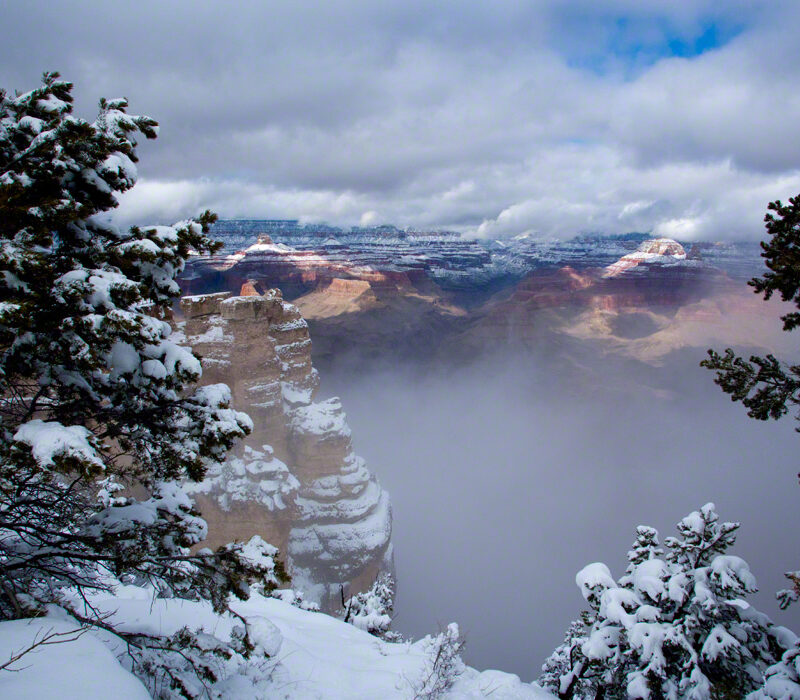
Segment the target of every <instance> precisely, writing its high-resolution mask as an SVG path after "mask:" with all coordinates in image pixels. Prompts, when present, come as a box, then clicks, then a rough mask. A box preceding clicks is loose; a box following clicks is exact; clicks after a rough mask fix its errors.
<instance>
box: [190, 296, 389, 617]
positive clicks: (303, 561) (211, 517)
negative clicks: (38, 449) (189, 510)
mask: <svg viewBox="0 0 800 700" xmlns="http://www.w3.org/2000/svg"><path fill="white" fill-rule="evenodd" d="M180 310H181V316H182V318H176V320H175V321H174V323H175V326H176V330H177V331H178V332H182V333H183V334H184V335H185V340H186V343H187V344H189V345H191V346H192V348H194V350H195V351H196V352H197V353H199V354H200V356H201V357H202V364H203V377H202V383H203V384H215V383H218V382H224V383H226V384H228V385H229V386H230V387H231V391H232V394H233V404H234V406H235V408H236V409H238V410H242V411H246V412H247V413H248V414H249V415H250V417H251V418H252V420H253V423H254V429H253V432H252V434H251V435H249V436H248V437H247V438H246V439H245V440H243V441H242V442H241V443H240V444H239V445H238V446H237V447H236V448H235V449H234V450H233V452H232V453H231V456H230V457H229V458H228V461H227V462H226V463H225V465H224V467H223V468H222V469H220V470H219V471H216V472H214V473H209V474H208V476H207V478H206V479H205V480H204V481H203V482H202V483H200V484H193V485H191V487H190V488H191V490H192V491H193V492H194V495H195V499H196V502H197V505H198V508H199V509H200V512H201V513H202V515H203V517H204V518H205V519H206V521H207V522H208V539H207V540H206V543H205V544H206V545H207V546H210V547H216V546H218V545H221V544H224V543H226V542H230V541H233V540H245V539H247V538H249V537H251V536H252V535H260V536H261V537H263V538H264V539H265V540H266V541H267V542H270V543H271V544H274V545H275V546H277V547H279V548H280V550H281V553H282V556H283V558H284V560H285V562H286V564H287V566H288V569H289V573H290V574H291V576H292V584H291V585H292V587H293V588H295V589H299V590H301V591H302V592H303V593H304V595H305V598H306V600H310V601H313V602H316V603H318V604H319V605H320V606H321V608H322V609H323V610H326V611H332V610H334V609H335V608H336V607H337V606H338V605H339V604H340V602H341V594H342V591H341V588H340V587H344V593H345V595H348V594H352V593H355V592H358V591H362V590H365V589H366V588H368V587H369V586H370V585H371V584H372V582H373V581H374V580H375V578H376V577H377V576H378V575H379V574H380V573H382V572H384V571H389V570H391V569H392V566H393V562H392V547H391V542H390V538H391V528H392V521H391V507H390V503H389V496H388V494H387V493H386V491H384V490H383V489H382V488H381V487H380V485H379V483H378V481H377V479H376V478H375V477H374V476H373V475H372V474H370V472H369V471H368V470H367V468H366V465H365V463H364V460H363V459H362V458H361V457H359V456H357V455H356V454H355V453H354V452H353V447H352V444H351V436H350V428H349V426H348V425H347V420H346V416H345V414H344V412H343V410H342V406H341V403H340V401H339V399H338V398H331V399H328V400H326V401H315V396H316V393H317V389H318V386H319V378H318V375H317V371H316V370H315V369H314V368H313V367H312V364H311V339H310V338H309V333H308V326H307V324H306V322H305V320H304V319H303V318H302V316H301V314H300V312H299V310H298V309H297V307H295V306H294V305H292V304H289V303H288V302H286V301H284V300H283V298H282V295H281V292H280V291H279V290H277V289H270V290H267V291H266V292H265V293H263V294H262V293H261V292H260V290H259V289H258V287H257V285H256V284H253V283H246V284H245V285H243V288H242V291H241V295H240V296H231V295H230V293H228V292H223V293H219V294H206V295H201V296H187V297H183V298H182V299H181V302H180Z"/></svg>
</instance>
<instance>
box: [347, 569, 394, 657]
mask: <svg viewBox="0 0 800 700" xmlns="http://www.w3.org/2000/svg"><path fill="white" fill-rule="evenodd" d="M342 606H343V612H342V619H343V620H344V621H345V622H349V623H350V624H351V625H353V626H354V627H358V628H359V629H362V630H364V631H365V632H369V633H370V634H371V635H373V636H375V637H380V638H381V639H386V640H387V641H396V635H394V633H392V632H391V631H390V630H389V628H390V626H391V624H392V613H393V612H394V578H392V575H391V574H388V573H383V574H380V575H379V576H378V577H377V578H376V579H375V581H374V582H373V584H372V585H371V586H370V587H369V590H366V591H364V592H363V593H357V594H356V595H354V596H351V597H350V598H348V599H347V600H346V601H343V602H342Z"/></svg>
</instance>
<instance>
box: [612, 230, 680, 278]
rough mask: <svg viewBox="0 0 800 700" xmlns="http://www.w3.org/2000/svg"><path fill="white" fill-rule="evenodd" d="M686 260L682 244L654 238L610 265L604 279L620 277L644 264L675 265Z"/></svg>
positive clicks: (669, 239) (667, 239)
mask: <svg viewBox="0 0 800 700" xmlns="http://www.w3.org/2000/svg"><path fill="white" fill-rule="evenodd" d="M685 260H686V251H685V250H684V248H683V246H682V245H681V244H680V243H678V242H677V241H673V240H672V239H671V238H654V239H652V240H649V241H644V242H643V243H642V244H641V245H640V246H639V247H638V248H637V249H636V250H635V251H634V252H633V253H628V255H623V256H622V257H621V258H620V259H619V260H617V262H615V263H613V264H611V265H609V266H608V267H607V268H606V270H605V272H604V273H603V277H619V275H621V274H623V273H625V272H627V271H628V270H631V269H632V268H635V267H636V266H638V265H640V264H642V263H644V264H647V265H653V264H660V265H675V264H676V263H679V262H683V261H685Z"/></svg>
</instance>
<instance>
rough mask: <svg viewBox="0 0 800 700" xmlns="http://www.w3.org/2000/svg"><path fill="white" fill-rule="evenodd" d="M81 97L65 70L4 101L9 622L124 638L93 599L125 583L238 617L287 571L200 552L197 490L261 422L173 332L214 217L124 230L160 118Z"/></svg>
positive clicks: (0, 596) (251, 547) (0, 295)
mask: <svg viewBox="0 0 800 700" xmlns="http://www.w3.org/2000/svg"><path fill="white" fill-rule="evenodd" d="M71 91H72V85H71V83H68V82H65V81H63V80H61V79H60V77H59V76H58V74H57V73H48V74H45V75H44V78H43V84H42V85H41V86H40V87H38V88H36V89H34V90H32V91H30V92H27V93H25V94H17V95H15V96H11V95H9V94H7V93H5V92H2V91H0V272H2V274H0V619H4V618H5V619H7V618H13V617H22V616H26V615H30V614H36V613H37V612H38V611H41V610H42V609H43V607H44V606H45V605H47V604H53V603H55V604H60V605H62V606H65V607H66V608H68V609H69V610H70V612H71V613H72V614H73V615H74V616H76V617H78V618H79V619H81V620H82V621H84V622H86V623H91V624H95V625H99V626H104V627H106V628H109V625H108V624H107V623H106V622H104V621H103V620H101V619H100V618H99V617H98V616H97V615H94V614H93V613H92V608H91V605H90V597H91V593H92V591H93V590H97V589H100V590H108V589H110V588H112V587H113V586H114V584H115V583H116V582H119V581H125V582H134V583H147V584H149V585H151V586H153V587H154V588H155V590H156V591H158V592H159V594H160V595H164V596H181V597H187V598H205V599H209V600H211V601H212V602H213V604H214V606H215V608H216V609H217V610H220V611H222V610H225V609H226V606H227V600H228V597H229V595H230V594H233V595H236V596H239V597H242V598H245V597H247V595H248V585H249V583H251V582H260V583H261V584H262V585H263V586H264V587H265V589H267V590H269V589H270V588H274V587H275V585H276V584H277V583H278V581H279V580H280V579H282V578H285V574H284V572H283V569H282V567H281V565H280V562H279V561H278V560H277V559H276V554H277V552H276V550H275V549H274V548H273V547H270V546H269V545H267V544H266V543H264V542H263V541H261V539H260V538H253V539H252V540H251V541H250V542H248V543H239V544H231V545H227V546H225V547H221V548H219V549H218V550H217V551H216V552H211V551H209V550H200V551H196V552H192V551H191V549H190V548H191V547H192V546H193V545H195V544H197V543H198V542H200V541H201V540H203V539H204V537H205V535H206V525H205V522H204V521H203V520H202V519H201V518H200V517H199V516H198V514H197V512H196V511H195V509H194V507H193V504H192V501H191V499H190V498H189V497H188V496H187V495H186V493H184V491H183V490H182V488H181V486H180V484H181V481H182V480H185V479H193V480H199V479H202V478H203V475H204V474H205V472H206V470H207V469H208V468H209V467H212V466H214V465H217V464H219V462H220V461H221V460H223V459H224V458H225V454H226V452H227V450H228V449H229V448H230V447H231V445H232V443H233V442H234V441H235V440H236V439H237V438H239V437H242V436H243V435H245V434H246V433H247V432H249V430H250V429H251V427H252V424H251V422H250V419H249V418H248V417H247V416H246V415H245V414H243V413H239V412H236V411H234V410H233V409H232V408H231V406H230V400H231V397H230V392H229V390H228V388H227V387H226V386H224V385H214V386H206V387H203V388H195V387H194V386H193V385H194V384H195V383H196V382H197V380H198V379H199V377H200V373H201V368H200V363H199V360H198V358H197V357H195V356H194V355H193V354H192V352H191V351H190V349H188V348H185V347H182V346H180V345H179V344H177V343H175V342H173V340H172V339H171V338H170V326H169V324H168V323H166V322H165V320H164V318H165V317H166V316H167V315H168V313H169V309H170V306H171V305H172V303H173V302H174V301H175V299H176V298H177V297H178V296H179V294H180V290H179V288H178V285H177V282H176V276H177V275H178V274H179V273H180V272H181V270H182V269H183V266H184V262H185V260H186V257H187V256H188V254H189V252H190V250H194V251H197V252H211V251H214V250H215V249H216V248H217V245H216V244H215V243H214V242H213V241H212V240H211V239H210V238H209V237H208V235H207V233H208V227H209V225H210V224H211V223H212V222H213V221H214V218H215V217H214V216H213V215H212V214H210V213H209V212H206V213H204V214H203V215H202V216H200V217H199V218H198V219H197V220H195V221H186V222H183V223H181V224H177V225H175V226H156V227H150V228H138V227H132V228H130V229H129V230H127V231H126V230H122V229H120V228H118V227H117V226H115V225H114V224H113V223H111V222H110V218H109V216H108V212H109V211H110V210H111V209H113V208H114V207H116V206H117V195H118V194H120V193H123V192H125V191H127V190H129V189H130V188H131V187H132V186H133V185H134V183H135V181H136V165H135V163H136V160H137V158H136V152H135V147H136V138H135V137H136V135H137V134H141V135H143V136H144V137H145V138H155V136H156V133H157V124H156V122H155V121H153V120H152V119H150V118H148V117H139V116H133V115H129V114H127V112H126V108H127V102H126V101H125V100H124V99H118V100H101V102H100V111H99V115H98V117H97V119H96V120H95V121H94V122H91V123H89V122H86V121H84V120H81V119H78V118H76V117H75V116H73V114H72V95H71ZM76 599H77V600H81V601H82V602H83V603H85V604H84V605H82V607H81V609H80V611H79V610H78V609H77V608H76V607H75V606H74V605H70V602H69V601H70V600H76ZM245 636H246V635H245ZM128 641H130V642H131V644H132V645H133V648H134V649H141V648H143V647H144V646H145V645H146V641H143V640H142V639H138V640H137V639H133V638H129V639H128ZM162 647H163V644H162ZM246 647H247V645H245V646H244V647H243V648H246ZM176 687H177V686H176Z"/></svg>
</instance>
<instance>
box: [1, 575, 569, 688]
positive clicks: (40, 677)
mask: <svg viewBox="0 0 800 700" xmlns="http://www.w3.org/2000/svg"><path fill="white" fill-rule="evenodd" d="M93 604H95V605H96V606H97V607H98V609H100V610H102V611H103V612H105V613H113V616H112V617H111V621H113V622H114V623H115V624H116V625H117V626H118V627H120V628H121V629H123V630H129V631H133V630H136V631H141V632H151V633H158V634H172V633H174V632H176V631H177V630H178V629H180V628H181V627H183V626H189V627H190V628H191V629H197V628H202V629H203V630H204V631H206V632H209V633H212V634H214V635H216V636H217V637H219V638H221V639H226V638H228V637H229V636H230V632H231V629H232V627H233V625H234V624H235V623H237V622H238V621H237V620H236V619H235V618H231V617H228V618H223V617H220V616H218V615H215V614H214V613H213V611H212V610H211V608H210V606H209V605H207V604H205V603H198V602H191V601H179V600H162V599H159V600H153V599H152V598H151V597H150V596H149V595H148V594H147V592H146V591H144V590H142V589H137V588H134V587H124V588H122V589H120V591H119V595H118V596H117V597H111V596H108V597H105V598H97V599H95V600H93ZM232 608H233V609H234V610H236V612H238V613H239V614H241V615H243V616H244V617H245V618H247V619H248V622H249V623H250V624H251V625H253V626H254V627H255V630H256V634H255V636H256V638H257V639H258V640H259V641H260V643H261V644H262V646H263V647H264V648H265V649H267V650H268V651H270V652H272V657H271V658H270V659H268V660H265V661H263V660H262V661H261V662H260V663H259V662H256V661H254V662H252V665H251V666H249V667H248V668H246V669H239V671H238V672H234V673H231V674H230V675H229V676H228V677H227V678H226V679H225V680H223V681H222V682H221V683H219V684H218V685H217V686H216V687H215V690H216V691H217V693H218V694H213V695H212V697H221V698H226V699H228V698H230V699H232V700H245V699H247V700H250V699H252V698H262V697H269V698H287V699H290V698H326V699H327V698H331V699H335V698H348V699H356V698H363V699H364V700H367V699H370V700H373V699H374V698H414V697H421V696H424V697H431V696H428V695H424V690H425V684H426V680H427V681H428V687H430V681H429V679H430V677H431V661H432V654H431V648H432V645H433V642H432V640H431V638H426V639H422V640H419V641H417V642H415V643H413V644H411V643H395V644H391V643H387V642H384V641H382V640H380V639H378V638H376V637H373V636H371V635H369V634H367V633H366V632H362V631H361V630H359V629H357V628H355V627H353V626H352V625H349V624H346V623H344V622H341V621H340V620H337V619H335V618H333V617H330V616H328V615H324V614H322V613H315V612H308V611H305V610H301V609H300V608H298V607H295V606H292V605H290V604H289V603H285V602H283V601H282V600H276V599H266V598H263V597H262V596H259V595H253V596H252V597H251V599H250V600H249V601H247V602H237V603H235V604H233V605H232ZM76 627H77V625H76V624H74V623H71V622H69V621H67V620H66V619H64V618H63V617H62V616H60V615H58V614H57V613H54V614H53V615H51V616H48V617H46V618H39V619H31V620H17V621H11V622H2V623H0V663H4V662H5V661H6V660H8V659H9V658H10V657H11V655H12V653H16V652H18V651H20V650H21V649H23V648H25V647H27V646H28V645H30V643H31V642H32V641H33V640H34V638H38V639H41V638H42V637H43V636H44V635H45V634H47V633H49V632H50V631H56V632H67V631H70V630H74V629H76ZM116 657H119V661H118V660H117V658H116ZM125 663H126V655H125V645H124V644H122V643H120V642H119V641H116V640H114V639H113V638H111V637H109V636H107V635H105V634H104V633H102V632H101V633H98V632H94V631H90V632H87V633H85V634H83V635H82V636H80V638H79V639H77V640H76V641H66V642H63V643H57V644H51V645H46V646H41V647H38V648H37V649H36V650H34V651H33V652H31V653H29V654H26V655H25V656H24V657H23V658H22V659H20V661H19V662H17V663H16V664H14V665H13V666H12V668H13V669H17V672H11V673H9V672H5V671H0V697H3V698H19V699H22V698H30V699H32V700H33V699H34V698H35V699H36V700H45V699H46V698H59V699H60V700H67V699H69V698H81V699H82V700H91V699H92V698H104V699H105V698H108V697H112V696H113V697H114V699H115V700H133V699H136V700H139V699H140V698H145V697H149V694H148V692H147V691H146V690H145V688H144V686H143V684H142V683H141V682H140V681H139V680H138V679H137V678H136V677H134V676H133V675H132V674H131V673H129V672H128V671H127V670H125V668H124V666H125ZM228 671H230V669H228ZM225 673H226V672H225V671H224V670H223V674H225ZM440 697H445V698H482V697H491V698H493V699H495V700H502V699H507V700H511V699H517V698H520V699H522V698H526V699H541V698H551V697H553V696H551V695H549V694H548V693H546V692H544V691H542V690H541V689H539V688H538V687H536V686H533V685H529V684H525V683H522V682H521V681H520V680H519V678H518V677H517V676H515V675H511V674H507V673H503V672H501V671H484V672H482V673H481V672H478V671H476V670H475V669H472V668H469V667H462V669H461V672H460V674H459V675H458V676H457V678H456V679H455V683H454V684H453V685H452V687H451V688H450V689H449V690H448V691H447V692H446V693H445V694H444V695H441V696H440Z"/></svg>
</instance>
